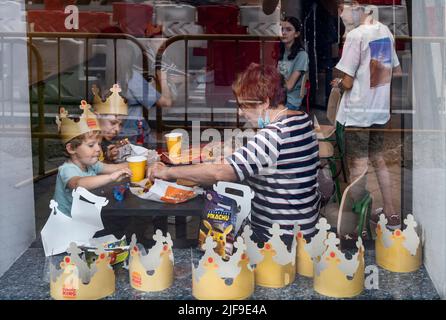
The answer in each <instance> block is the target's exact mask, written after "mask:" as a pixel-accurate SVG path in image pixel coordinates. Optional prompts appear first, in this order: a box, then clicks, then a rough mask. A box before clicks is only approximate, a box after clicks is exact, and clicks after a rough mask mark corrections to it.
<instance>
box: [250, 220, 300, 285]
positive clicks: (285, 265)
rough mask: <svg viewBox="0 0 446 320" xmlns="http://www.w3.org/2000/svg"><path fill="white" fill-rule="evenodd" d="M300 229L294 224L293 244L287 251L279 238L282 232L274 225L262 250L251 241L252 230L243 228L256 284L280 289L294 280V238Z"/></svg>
mask: <svg viewBox="0 0 446 320" xmlns="http://www.w3.org/2000/svg"><path fill="white" fill-rule="evenodd" d="M299 230H300V227H299V226H298V224H297V223H296V224H295V226H294V229H293V243H292V245H291V249H290V250H288V248H287V246H286V244H285V243H284V242H283V241H282V239H281V238H280V236H281V235H282V234H284V231H283V230H281V229H280V226H279V224H277V223H275V224H273V226H272V227H271V229H270V230H269V232H270V234H271V238H270V239H269V240H268V241H267V242H265V243H264V245H263V248H259V246H258V244H257V243H255V242H254V241H252V239H251V236H252V233H253V232H252V230H251V229H250V228H249V227H245V229H244V231H243V234H242V237H243V238H244V239H245V241H246V245H247V250H248V256H249V260H250V262H251V264H252V265H255V266H256V267H255V269H254V272H255V280H256V284H257V285H259V286H262V287H268V288H282V287H285V286H287V285H289V284H291V283H292V282H293V281H294V279H295V278H296V236H297V233H298V232H299Z"/></svg>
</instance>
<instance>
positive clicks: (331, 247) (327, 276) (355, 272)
mask: <svg viewBox="0 0 446 320" xmlns="http://www.w3.org/2000/svg"><path fill="white" fill-rule="evenodd" d="M339 243H340V240H339V239H338V238H336V234H334V233H332V232H330V233H329V234H328V239H327V240H325V245H326V246H327V248H326V250H325V252H324V253H323V254H322V256H321V257H320V260H319V261H317V262H315V263H314V282H313V287H314V290H315V291H316V292H318V293H320V294H322V295H325V296H329V297H334V298H351V297H355V296H357V295H359V294H361V292H362V291H363V290H364V268H365V267H364V246H363V245H362V239H361V238H358V241H357V242H356V247H357V248H358V251H357V252H356V253H355V254H354V255H353V257H352V258H351V259H347V258H346V257H345V255H344V253H342V252H341V250H339V249H338V244H339Z"/></svg>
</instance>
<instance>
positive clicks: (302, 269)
mask: <svg viewBox="0 0 446 320" xmlns="http://www.w3.org/2000/svg"><path fill="white" fill-rule="evenodd" d="M316 229H317V230H318V232H317V233H316V235H315V236H314V237H313V238H311V240H310V241H309V242H308V243H307V240H306V239H305V238H304V235H303V233H302V232H301V231H299V232H298V233H297V239H296V240H297V257H296V259H297V263H296V266H297V270H296V271H297V273H298V274H300V275H301V276H304V277H309V278H312V277H313V275H314V266H313V264H314V262H316V261H318V259H320V257H321V256H322V254H323V253H324V251H325V249H326V248H327V246H326V245H325V240H326V239H327V236H328V231H329V230H330V229H331V226H330V225H329V224H328V223H327V219H325V218H321V219H319V222H318V223H317V224H316Z"/></svg>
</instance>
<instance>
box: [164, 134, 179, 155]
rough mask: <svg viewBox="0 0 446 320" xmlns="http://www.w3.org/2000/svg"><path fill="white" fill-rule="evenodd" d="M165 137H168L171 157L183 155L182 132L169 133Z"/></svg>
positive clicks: (168, 148)
mask: <svg viewBox="0 0 446 320" xmlns="http://www.w3.org/2000/svg"><path fill="white" fill-rule="evenodd" d="M164 137H165V138H166V143H167V151H168V152H169V158H179V157H180V156H181V141H182V139H183V135H182V134H181V133H168V134H166V135H165V136H164Z"/></svg>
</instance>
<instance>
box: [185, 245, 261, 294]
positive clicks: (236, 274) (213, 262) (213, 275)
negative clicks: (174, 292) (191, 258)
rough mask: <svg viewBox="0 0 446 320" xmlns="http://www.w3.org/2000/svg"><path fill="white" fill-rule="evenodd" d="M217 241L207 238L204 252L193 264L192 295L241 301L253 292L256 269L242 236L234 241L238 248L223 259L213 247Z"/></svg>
mask: <svg viewBox="0 0 446 320" xmlns="http://www.w3.org/2000/svg"><path fill="white" fill-rule="evenodd" d="M216 246H217V243H216V242H214V241H213V239H212V237H207V238H206V240H205V243H204V245H203V249H204V250H205V253H204V255H203V257H202V258H201V259H200V261H199V263H198V267H197V268H195V266H194V265H193V263H192V295H193V296H194V297H195V298H197V299H200V300H241V299H247V298H249V297H250V296H251V295H252V293H253V292H254V287H255V281H254V271H253V268H252V267H251V265H250V261H249V258H248V255H247V254H246V249H247V248H246V244H245V242H244V241H243V238H242V237H238V238H237V240H236V241H235V242H234V247H235V248H236V249H237V251H236V252H235V253H234V254H233V255H232V256H231V257H230V258H229V260H228V261H224V260H223V259H222V258H221V257H220V256H219V255H218V254H217V253H215V251H214V248H215V247H216Z"/></svg>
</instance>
